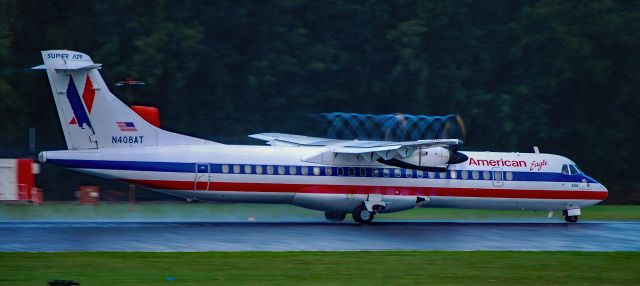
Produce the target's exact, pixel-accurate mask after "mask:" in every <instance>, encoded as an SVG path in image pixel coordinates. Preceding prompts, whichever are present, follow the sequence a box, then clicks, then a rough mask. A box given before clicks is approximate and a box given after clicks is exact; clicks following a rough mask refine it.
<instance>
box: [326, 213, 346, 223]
mask: <svg viewBox="0 0 640 286" xmlns="http://www.w3.org/2000/svg"><path fill="white" fill-rule="evenodd" d="M346 216H347V214H346V213H341V212H324V217H325V218H326V219H327V220H328V221H332V222H340V221H343V220H344V218H345V217H346Z"/></svg>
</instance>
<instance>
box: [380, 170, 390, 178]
mask: <svg viewBox="0 0 640 286" xmlns="http://www.w3.org/2000/svg"><path fill="white" fill-rule="evenodd" d="M382 175H383V176H385V177H389V169H383V170H382Z"/></svg>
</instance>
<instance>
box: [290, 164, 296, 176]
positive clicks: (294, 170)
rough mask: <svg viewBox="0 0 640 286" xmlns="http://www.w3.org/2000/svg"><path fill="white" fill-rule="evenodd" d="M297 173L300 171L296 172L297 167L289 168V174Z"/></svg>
mask: <svg viewBox="0 0 640 286" xmlns="http://www.w3.org/2000/svg"><path fill="white" fill-rule="evenodd" d="M297 172H298V170H296V166H289V174H291V175H295V174H296V173H297Z"/></svg>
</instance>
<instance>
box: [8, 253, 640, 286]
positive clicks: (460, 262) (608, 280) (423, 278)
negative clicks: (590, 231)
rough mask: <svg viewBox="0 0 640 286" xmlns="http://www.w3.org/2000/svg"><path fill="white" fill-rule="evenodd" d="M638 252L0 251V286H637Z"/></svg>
mask: <svg viewBox="0 0 640 286" xmlns="http://www.w3.org/2000/svg"><path fill="white" fill-rule="evenodd" d="M638 261H640V252H510V251H507V252H500V251H470V252H457V251H371V252H197V253H189V252H178V253H145V252H63V253H0V285H12V286H19V285H29V286H31V285H46V282H47V281H49V280H52V279H70V280H74V281H77V282H80V283H81V285H83V286H88V285H154V286H155V285H352V286H353V285H638V284H639V283H640V263H638Z"/></svg>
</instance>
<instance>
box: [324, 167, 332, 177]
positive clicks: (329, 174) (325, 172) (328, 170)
mask: <svg viewBox="0 0 640 286" xmlns="http://www.w3.org/2000/svg"><path fill="white" fill-rule="evenodd" d="M332 173H333V170H332V169H331V167H326V168H324V174H325V175H327V176H331V174H332Z"/></svg>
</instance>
